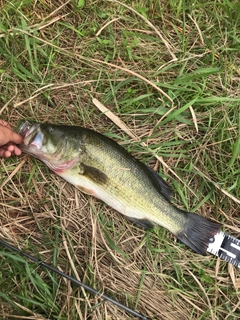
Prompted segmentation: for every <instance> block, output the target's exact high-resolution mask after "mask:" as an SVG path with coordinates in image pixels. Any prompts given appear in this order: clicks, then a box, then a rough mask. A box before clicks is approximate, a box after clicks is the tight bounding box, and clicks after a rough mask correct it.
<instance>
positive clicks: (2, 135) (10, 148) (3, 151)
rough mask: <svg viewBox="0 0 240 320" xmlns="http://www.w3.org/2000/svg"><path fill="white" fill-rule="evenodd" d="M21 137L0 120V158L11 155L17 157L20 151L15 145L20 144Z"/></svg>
mask: <svg viewBox="0 0 240 320" xmlns="http://www.w3.org/2000/svg"><path fill="white" fill-rule="evenodd" d="M22 141H23V137H22V136H21V135H20V134H18V133H16V132H14V131H13V130H12V128H11V126H10V125H9V123H7V122H6V121H4V120H0V157H3V158H9V157H11V156H13V155H16V156H19V155H20V154H21V153H22V151H21V150H20V149H19V148H18V147H17V146H16V144H19V143H22Z"/></svg>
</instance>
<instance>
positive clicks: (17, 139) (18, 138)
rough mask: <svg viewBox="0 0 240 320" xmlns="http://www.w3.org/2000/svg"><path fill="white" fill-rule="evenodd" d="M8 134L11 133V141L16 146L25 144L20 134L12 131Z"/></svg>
mask: <svg viewBox="0 0 240 320" xmlns="http://www.w3.org/2000/svg"><path fill="white" fill-rule="evenodd" d="M8 133H9V141H11V142H14V143H16V144H20V143H22V142H23V137H22V136H21V135H20V134H18V133H16V132H14V131H12V130H9V132H8Z"/></svg>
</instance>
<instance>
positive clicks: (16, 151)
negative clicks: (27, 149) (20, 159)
mask: <svg viewBox="0 0 240 320" xmlns="http://www.w3.org/2000/svg"><path fill="white" fill-rule="evenodd" d="M13 152H14V154H15V155H16V156H20V154H21V153H22V150H21V149H19V148H18V147H16V146H15V148H14V150H13Z"/></svg>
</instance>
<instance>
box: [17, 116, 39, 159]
mask: <svg viewBox="0 0 240 320" xmlns="http://www.w3.org/2000/svg"><path fill="white" fill-rule="evenodd" d="M39 127H40V123H34V124H31V123H30V122H28V121H24V122H22V123H21V124H20V126H19V129H18V131H17V132H18V134H20V135H21V136H22V137H23V138H24V139H23V143H22V144H21V145H20V146H19V147H20V149H21V150H22V151H24V152H26V153H28V154H32V152H34V151H36V150H40V149H41V147H42V142H43V134H42V132H41V130H39ZM31 151H32V152H31Z"/></svg>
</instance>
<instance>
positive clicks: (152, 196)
mask: <svg viewBox="0 0 240 320" xmlns="http://www.w3.org/2000/svg"><path fill="white" fill-rule="evenodd" d="M20 128H21V129H19V131H18V132H19V133H20V134H22V135H23V137H24V139H23V143H22V144H21V145H20V148H21V150H22V151H23V152H24V153H26V154H29V155H31V156H33V157H35V158H37V159H39V160H41V161H42V162H44V163H45V164H46V165H47V166H48V167H49V169H50V170H52V171H53V172H54V173H55V174H57V175H58V176H60V177H61V178H63V179H64V180H66V181H68V182H69V183H70V184H72V185H74V186H75V187H76V188H78V189H79V190H80V191H82V192H83V193H86V194H89V195H91V196H94V197H96V198H98V199H100V200H102V201H104V202H105V203H106V204H108V205H109V206H110V207H112V208H113V209H115V210H116V211H118V212H120V213H121V214H123V215H124V216H125V217H127V218H128V219H129V220H131V221H132V222H134V223H136V224H138V225H139V226H141V227H143V228H144V229H152V228H155V227H157V226H161V227H164V228H166V229H168V230H169V231H170V232H171V233H172V234H174V235H175V237H176V238H177V239H178V240H179V241H180V242H182V243H184V244H185V245H186V246H188V247H189V248H191V249H192V250H193V251H195V252H196V253H198V254H201V255H206V251H207V248H208V245H209V243H210V241H211V239H213V238H214V236H215V235H216V234H217V233H218V232H219V229H220V228H221V224H220V223H219V222H215V221H213V220H211V219H208V218H205V217H202V216H200V215H198V214H196V213H192V212H187V211H184V210H181V209H179V208H178V207H176V206H175V205H173V204H172V203H171V195H172V190H171V187H170V186H169V184H168V183H167V182H166V181H165V180H164V179H163V178H162V177H161V176H160V175H159V174H158V173H157V172H155V171H154V170H152V169H151V168H150V167H149V166H147V165H146V164H144V163H143V162H141V161H139V160H138V159H136V158H134V157H133V156H132V155H131V154H130V153H129V152H128V151H127V150H125V149H124V148H123V147H122V146H120V145H119V144H118V143H117V142H115V141H114V140H112V139H110V138H108V137H106V136H105V135H103V134H101V133H98V132H96V131H93V130H91V129H88V128H84V127H80V126H70V125H61V124H60V125H58V124H51V123H39V122H35V123H28V122H23V123H22V125H21V126H20ZM23 128H24V129H23Z"/></svg>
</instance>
